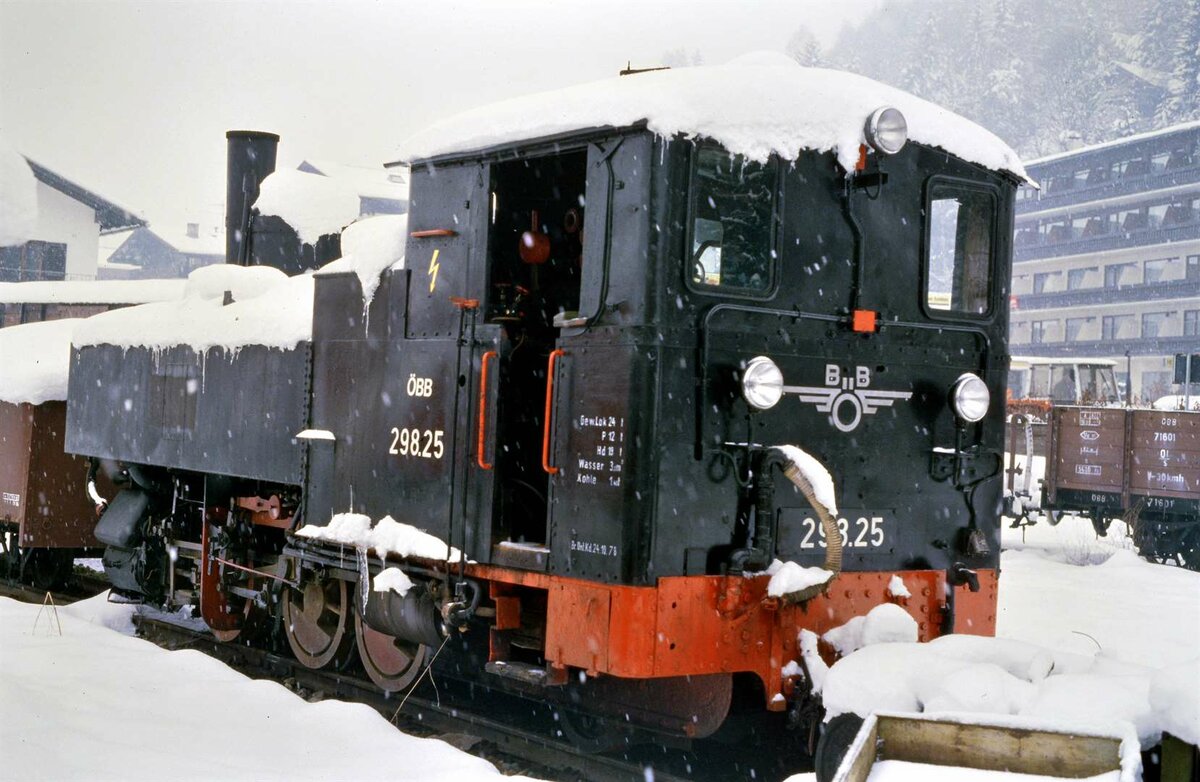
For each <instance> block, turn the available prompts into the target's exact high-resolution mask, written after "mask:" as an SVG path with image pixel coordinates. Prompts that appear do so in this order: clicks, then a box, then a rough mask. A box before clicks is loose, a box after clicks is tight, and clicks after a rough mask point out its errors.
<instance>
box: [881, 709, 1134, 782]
mask: <svg viewBox="0 0 1200 782" xmlns="http://www.w3.org/2000/svg"><path fill="white" fill-rule="evenodd" d="M878 726H879V727H878V729H879V738H880V739H881V741H880V744H879V752H878V757H879V759H881V760H906V761H909V762H913V763H928V764H931V765H937V766H959V767H963V768H977V769H985V770H991V771H1008V772H1016V773H1021V774H1042V775H1044V776H1052V777H1063V778H1067V779H1078V778H1082V777H1090V776H1096V775H1098V774H1103V773H1105V772H1108V771H1114V770H1119V769H1120V767H1121V741H1120V739H1117V738H1110V737H1103V736H1076V735H1071V734H1067V733H1055V732H1051V731H1041V730H1029V729H1024V728H1011V727H998V726H990V725H972V724H961V723H955V722H937V721H933V720H923V719H911V718H904V717H897V716H880V717H879V718H878Z"/></svg>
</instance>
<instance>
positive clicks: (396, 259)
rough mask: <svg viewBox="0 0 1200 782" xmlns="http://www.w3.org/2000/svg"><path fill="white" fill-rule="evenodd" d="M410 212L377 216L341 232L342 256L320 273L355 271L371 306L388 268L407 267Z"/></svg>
mask: <svg viewBox="0 0 1200 782" xmlns="http://www.w3.org/2000/svg"><path fill="white" fill-rule="evenodd" d="M407 240H408V215H377V216H375V217H369V218H367V219H365V220H359V221H358V222H356V223H354V224H353V225H351V226H349V227H348V228H347V229H346V230H345V231H344V232H343V233H342V257H341V258H339V259H338V260H336V261H333V262H332V263H328V264H326V265H325V266H323V267H321V270H320V271H318V272H317V274H318V275H320V274H333V273H337V272H354V273H355V274H356V275H358V281H359V282H360V283H362V289H363V299H364V301H365V302H366V304H367V305H368V306H369V305H370V303H371V299H373V298H374V297H375V289H376V288H378V287H379V279H380V277H381V276H382V275H383V273H384V271H386V270H387V269H403V268H404V245H405V242H406V241H407Z"/></svg>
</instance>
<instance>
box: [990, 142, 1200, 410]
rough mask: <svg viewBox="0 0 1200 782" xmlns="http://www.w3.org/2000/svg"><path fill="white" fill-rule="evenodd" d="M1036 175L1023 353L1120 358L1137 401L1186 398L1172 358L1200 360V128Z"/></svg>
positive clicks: (1024, 257)
mask: <svg viewBox="0 0 1200 782" xmlns="http://www.w3.org/2000/svg"><path fill="white" fill-rule="evenodd" d="M1026 169H1027V170H1028V172H1029V175H1030V176H1031V177H1032V178H1033V179H1034V180H1036V181H1037V182H1039V183H1040V185H1041V189H1040V190H1036V189H1034V188H1029V187H1026V188H1021V190H1020V191H1019V192H1018V196H1017V199H1018V200H1017V211H1016V231H1015V234H1014V243H1013V250H1014V251H1013V261H1014V263H1013V285H1012V292H1013V298H1012V313H1011V322H1012V340H1011V345H1012V346H1011V352H1012V353H1013V355H1030V356H1075V357H1088V358H1112V359H1117V360H1118V366H1117V376H1118V378H1119V379H1121V380H1125V381H1129V380H1130V379H1129V378H1128V377H1127V375H1128V374H1130V373H1131V374H1132V378H1131V382H1132V389H1133V394H1134V396H1135V398H1140V399H1143V400H1153V399H1155V398H1157V397H1159V396H1162V395H1164V394H1169V393H1173V392H1178V391H1180V389H1181V387H1179V386H1175V385H1174V384H1173V376H1174V372H1173V366H1174V362H1173V357H1174V355H1175V354H1177V353H1185V352H1200V122H1193V123H1187V124H1183V125H1175V126H1173V127H1170V128H1166V129H1164V130H1160V131H1155V132H1153V133H1145V134H1142V135H1138V136H1130V137H1128V138H1124V139H1120V140H1118V141H1113V142H1110V143H1106V144H1100V145H1097V146H1092V147H1087V148H1083V149H1078V150H1074V151H1072V152H1067V153H1063V154H1058V155H1052V156H1050V157H1044V158H1040V159H1038V160H1033V161H1029V162H1027V163H1026ZM1127 354H1128V356H1129V359H1128V362H1127V361H1126V355H1127ZM1127 365H1128V368H1129V369H1128V370H1127Z"/></svg>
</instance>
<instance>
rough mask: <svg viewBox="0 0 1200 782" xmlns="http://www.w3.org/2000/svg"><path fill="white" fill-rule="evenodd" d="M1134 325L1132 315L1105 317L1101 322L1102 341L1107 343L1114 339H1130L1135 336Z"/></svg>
mask: <svg viewBox="0 0 1200 782" xmlns="http://www.w3.org/2000/svg"><path fill="white" fill-rule="evenodd" d="M1134 324H1135V321H1134V318H1133V316H1132V315H1105V316H1104V317H1103V319H1102V320H1101V321H1100V339H1102V340H1104V341H1105V342H1108V341H1110V340H1114V339H1130V338H1132V337H1133V336H1134V334H1133V328H1134Z"/></svg>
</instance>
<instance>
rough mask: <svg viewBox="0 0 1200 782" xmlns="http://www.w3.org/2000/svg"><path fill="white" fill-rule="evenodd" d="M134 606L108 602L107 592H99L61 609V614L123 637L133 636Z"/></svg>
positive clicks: (135, 608) (134, 628)
mask: <svg viewBox="0 0 1200 782" xmlns="http://www.w3.org/2000/svg"><path fill="white" fill-rule="evenodd" d="M136 610H137V607H136V606H133V605H131V604H129V603H110V602H108V592H107V591H105V592H101V593H100V594H98V595H96V596H95V597H89V598H88V599H87V600H80V601H78V602H76V603H72V604H71V605H69V606H66V607H65V608H63V609H62V613H63V614H65V615H67V616H73V617H75V618H76V619H81V620H83V621H84V622H88V623H89V624H93V625H96V626H97V627H106V628H108V629H109V630H115V631H116V632H118V633H122V634H123V635H133V634H134V633H136V632H137V628H136V627H134V625H133V615H134V612H135V611H136Z"/></svg>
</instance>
